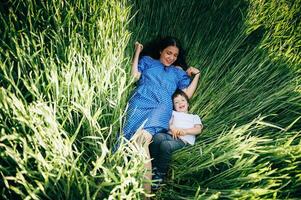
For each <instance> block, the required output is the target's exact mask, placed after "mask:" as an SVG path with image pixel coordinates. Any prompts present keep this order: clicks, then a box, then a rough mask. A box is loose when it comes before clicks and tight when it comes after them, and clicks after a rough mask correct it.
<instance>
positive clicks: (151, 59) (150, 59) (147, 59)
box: [140, 56, 155, 62]
mask: <svg viewBox="0 0 301 200" xmlns="http://www.w3.org/2000/svg"><path fill="white" fill-rule="evenodd" d="M140 60H141V61H145V62H154V61H155V59H153V58H152V57H150V56H142V57H141V58H140Z"/></svg>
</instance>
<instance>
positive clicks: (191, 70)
mask: <svg viewBox="0 0 301 200" xmlns="http://www.w3.org/2000/svg"><path fill="white" fill-rule="evenodd" d="M186 72H187V74H188V76H192V75H197V74H200V70H199V69H198V68H195V67H189V68H188V69H187V70H186Z"/></svg>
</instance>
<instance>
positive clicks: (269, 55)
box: [0, 0, 301, 200]
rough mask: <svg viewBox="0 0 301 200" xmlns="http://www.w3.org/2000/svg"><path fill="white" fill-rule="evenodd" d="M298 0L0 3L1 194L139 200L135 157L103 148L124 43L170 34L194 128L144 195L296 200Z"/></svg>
mask: <svg viewBox="0 0 301 200" xmlns="http://www.w3.org/2000/svg"><path fill="white" fill-rule="evenodd" d="M300 13H301V0H237V1H234V0H190V1H188V0H167V1H159V0H143V1H142V0H78V1H75V0H52V1H50V0H43V1H38V0H22V1H18V0H7V1H3V3H1V4H0V27H1V29H0V47H1V48H0V155H1V157H0V195H1V199H14V200H15V199H56V200H57V199H62V200H65V199H72V200H73V199H76V200H77V199H85V200H86V199H112V200H113V199H143V196H144V191H143V182H144V180H143V173H144V172H145V169H144V162H145V161H146V160H145V158H144V156H143V154H142V153H141V151H139V149H137V147H135V146H133V145H132V144H130V143H127V142H126V141H124V143H121V145H120V148H119V149H118V150H117V151H116V152H115V153H112V148H113V146H114V144H115V143H116V138H117V133H118V132H119V131H120V130H121V127H122V123H123V116H124V114H125V113H124V111H125V109H126V104H127V101H128V99H129V97H130V94H131V92H132V91H133V89H134V87H135V85H134V83H133V82H134V80H133V79H132V78H131V76H130V68H131V58H132V54H133V51H134V42H135V41H140V42H141V43H143V44H144V43H146V42H148V41H150V40H151V39H153V38H155V37H157V36H158V35H161V36H163V35H173V36H175V37H178V38H179V39H180V40H181V41H182V43H183V46H184V47H185V49H186V50H187V60H188V63H189V64H190V65H191V66H195V67H197V68H199V69H200V71H201V78H200V82H199V86H198V89H197V91H196V93H195V95H194V97H193V99H192V101H191V104H190V105H191V112H193V113H195V114H198V115H199V116H201V118H202V121H203V123H204V126H205V129H204V131H203V133H202V134H201V135H200V136H198V138H197V143H196V145H194V146H191V147H189V148H186V149H184V150H181V151H179V152H176V153H175V155H174V157H173V162H172V166H171V170H170V173H169V174H168V180H167V182H166V185H164V186H163V187H162V188H161V189H160V190H159V191H158V192H156V193H154V194H153V198H154V199H300V198H301V189H300V188H301V132H300V131H301V15H300Z"/></svg>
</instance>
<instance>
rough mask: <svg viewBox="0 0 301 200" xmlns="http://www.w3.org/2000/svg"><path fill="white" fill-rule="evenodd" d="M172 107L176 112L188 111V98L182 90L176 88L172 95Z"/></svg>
mask: <svg viewBox="0 0 301 200" xmlns="http://www.w3.org/2000/svg"><path fill="white" fill-rule="evenodd" d="M172 101H173V109H174V110H175V111H177V112H185V113H187V112H188V107H189V102H188V101H189V99H188V96H187V95H186V94H185V92H183V91H182V90H176V91H175V93H174V94H173V95H172Z"/></svg>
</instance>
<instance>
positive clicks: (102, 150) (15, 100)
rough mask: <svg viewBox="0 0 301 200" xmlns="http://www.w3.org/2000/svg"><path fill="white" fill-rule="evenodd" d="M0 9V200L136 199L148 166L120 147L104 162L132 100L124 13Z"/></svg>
mask: <svg viewBox="0 0 301 200" xmlns="http://www.w3.org/2000/svg"><path fill="white" fill-rule="evenodd" d="M2 6H3V7H2V8H1V15H0V21H1V27H2V28H1V33H0V35H1V41H0V42H1V52H0V57H1V64H0V66H1V67H0V76H1V79H0V86H1V89H0V91H1V92H0V97H1V101H0V119H1V124H0V129H1V136H0V149H1V162H0V163H1V166H0V167H1V181H0V185H1V190H0V191H1V192H0V194H1V197H2V198H3V199H103V198H107V199H137V198H140V196H142V195H143V193H144V192H143V172H144V165H143V162H144V160H145V158H144V157H143V155H141V154H139V149H137V148H136V147H132V146H129V145H125V144H123V143H122V144H121V146H120V148H119V149H118V150H117V152H116V153H115V154H112V153H111V148H112V146H113V142H114V141H115V138H116V133H117V131H118V130H119V127H121V125H120V124H121V119H122V116H123V110H124V109H125V104H126V98H125V96H127V94H128V93H129V90H128V84H129V83H130V78H129V76H128V73H126V71H127V68H128V67H127V66H128V58H126V57H125V56H124V51H125V48H126V45H127V43H128V40H129V37H130V33H129V32H128V31H127V23H128V20H129V17H130V16H129V14H130V12H129V11H130V6H129V5H128V4H127V2H126V1H97V0H95V1H94V0H92V1H42V2H41V1H31V0H28V1H8V2H7V3H6V4H3V5H2ZM132 155H135V156H132Z"/></svg>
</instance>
